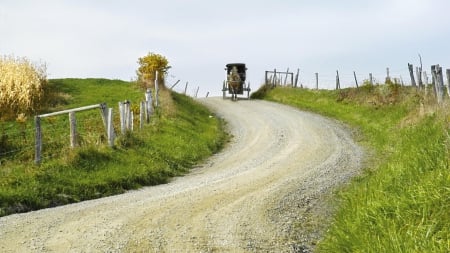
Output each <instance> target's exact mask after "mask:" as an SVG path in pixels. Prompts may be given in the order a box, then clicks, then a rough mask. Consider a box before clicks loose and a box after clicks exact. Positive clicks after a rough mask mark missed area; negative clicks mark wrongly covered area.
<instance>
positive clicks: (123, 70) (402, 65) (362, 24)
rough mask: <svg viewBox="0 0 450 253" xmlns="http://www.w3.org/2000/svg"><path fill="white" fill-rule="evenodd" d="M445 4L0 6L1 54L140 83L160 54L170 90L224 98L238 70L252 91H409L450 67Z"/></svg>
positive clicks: (225, 1) (58, 70) (77, 0)
mask: <svg viewBox="0 0 450 253" xmlns="http://www.w3.org/2000/svg"><path fill="white" fill-rule="evenodd" d="M449 11H450V1H449V0H378V1H364V0H340V1H337V0H314V1H310V0H308V1H307V0H278V1H275V0H265V1H261V0H248V1H245V0H221V1H212V0H209V1H207V0H192V1H187V0H186V1H182V0H161V1H144V0H142V1H133V0H126V1H125V0H109V1H108V0H97V1H94V0H72V1H69V0H60V1H57V0H54V1H51V0H40V1H31V0H30V1H26V0H0V36H1V37H0V54H1V55H11V54H13V55H15V56H26V57H28V58H30V59H31V60H33V61H42V62H45V63H46V64H47V66H48V69H47V72H48V77H49V78H62V77H80V78H85V77H104V78H117V79H123V80H130V79H133V78H135V77H136V73H135V71H136V69H137V67H138V65H137V59H138V58H139V57H141V56H144V55H146V54H147V53H148V52H154V53H158V54H162V55H164V56H166V57H167V59H168V60H169V63H170V65H171V66H172V69H171V70H170V73H169V76H168V82H169V84H171V83H174V82H175V81H176V80H178V79H180V80H181V83H182V85H179V86H178V87H177V88H178V90H183V88H184V83H185V82H189V89H188V92H189V93H193V92H194V90H195V89H196V87H200V92H199V95H201V96H204V95H205V94H206V92H208V91H209V92H211V94H216V95H218V94H220V90H221V87H222V81H223V80H224V78H225V72H224V66H225V64H226V63H229V62H244V63H246V64H247V67H248V74H247V76H248V81H250V82H251V86H252V87H253V88H254V89H255V88H257V87H259V86H260V85H261V84H262V82H263V80H264V71H265V70H273V69H274V68H276V69H277V70H279V71H286V69H287V68H289V69H290V70H291V71H294V72H295V71H296V70H297V68H299V69H300V82H301V83H302V84H303V85H305V86H307V87H314V85H315V84H314V76H315V75H314V73H315V72H318V73H319V80H320V81H319V82H320V86H321V87H323V88H331V87H333V86H334V83H335V75H336V74H335V73H336V70H339V73H340V75H341V82H342V86H350V85H354V81H353V71H356V73H357V76H358V79H360V81H362V80H363V79H367V78H368V75H369V73H373V75H374V77H375V78H377V79H381V80H383V79H384V77H385V75H386V67H389V68H390V71H391V75H392V76H395V77H400V76H401V77H402V78H403V80H404V81H405V82H410V80H409V75H408V71H407V64H408V63H412V64H414V65H415V66H416V65H417V64H419V56H418V54H421V55H422V58H423V64H424V70H427V71H428V72H429V68H430V65H432V64H440V65H441V66H443V67H444V68H450V50H449V49H450V15H449Z"/></svg>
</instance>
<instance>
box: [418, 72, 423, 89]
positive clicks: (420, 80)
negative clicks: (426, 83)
mask: <svg viewBox="0 0 450 253" xmlns="http://www.w3.org/2000/svg"><path fill="white" fill-rule="evenodd" d="M416 78H417V83H418V85H419V89H423V82H422V68H421V67H416Z"/></svg>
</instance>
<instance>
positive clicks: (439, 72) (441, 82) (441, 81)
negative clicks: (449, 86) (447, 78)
mask: <svg viewBox="0 0 450 253" xmlns="http://www.w3.org/2000/svg"><path fill="white" fill-rule="evenodd" d="M436 74H437V79H438V80H439V86H440V89H441V93H442V99H443V98H444V87H445V84H444V73H442V67H441V66H439V65H438V67H437V69H436ZM449 92H450V91H449V90H447V94H448V95H449V96H450V93H449Z"/></svg>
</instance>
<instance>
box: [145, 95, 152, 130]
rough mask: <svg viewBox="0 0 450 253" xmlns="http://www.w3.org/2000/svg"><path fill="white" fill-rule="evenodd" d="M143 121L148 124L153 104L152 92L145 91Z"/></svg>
mask: <svg viewBox="0 0 450 253" xmlns="http://www.w3.org/2000/svg"><path fill="white" fill-rule="evenodd" d="M145 102H146V103H145V109H146V110H145V119H146V121H147V123H149V122H150V116H151V115H152V113H153V102H152V90H150V89H147V91H146V92H145Z"/></svg>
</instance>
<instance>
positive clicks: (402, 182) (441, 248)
mask: <svg viewBox="0 0 450 253" xmlns="http://www.w3.org/2000/svg"><path fill="white" fill-rule="evenodd" d="M263 97H265V99H268V100H271V101H277V102H281V103H286V104H290V105H293V106H296V107H298V108H301V109H304V110H309V111H313V112H317V113H320V114H323V115H326V116H329V117H333V118H336V119H339V120H341V121H343V122H345V123H347V124H349V125H350V126H353V127H354V128H355V129H357V130H358V134H357V135H356V136H355V138H356V139H358V140H359V141H360V142H361V144H362V145H364V146H366V148H367V149H368V150H371V151H370V152H369V153H371V157H370V158H368V160H370V162H369V163H368V164H369V165H368V167H367V168H366V169H365V171H364V173H363V175H361V176H359V177H357V178H355V179H354V180H353V181H352V182H351V184H350V185H348V186H346V187H345V189H341V190H340V191H339V192H338V193H337V196H338V199H339V201H338V205H339V208H338V211H337V213H336V215H335V217H334V221H333V222H332V225H331V227H330V228H329V230H328V231H327V233H326V234H325V237H324V239H323V240H322V241H321V242H319V244H318V246H317V251H318V252H449V251H450V226H449V224H450V168H449V158H450V155H449V147H450V146H449V144H450V143H449V141H450V138H449V135H448V134H449V132H450V131H449V130H450V125H449V119H450V117H449V114H448V113H447V110H448V108H449V106H448V105H447V106H444V107H443V108H441V109H439V108H438V109H436V108H435V107H434V106H432V103H430V102H429V101H428V99H427V98H425V97H424V96H423V95H422V94H421V93H420V92H417V91H416V90H414V89H409V88H401V87H395V86H388V85H381V86H376V87H370V89H368V88H367V87H363V88H360V89H358V90H357V89H347V90H341V91H324V90H321V91H314V90H304V89H292V88H276V89H273V90H269V91H267V93H265V94H264V95H263ZM420 103H422V104H423V105H424V107H425V111H426V112H428V113H421V112H420V109H419V104H420ZM299 227H300V226H299Z"/></svg>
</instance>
